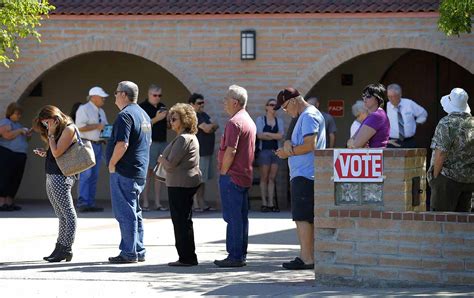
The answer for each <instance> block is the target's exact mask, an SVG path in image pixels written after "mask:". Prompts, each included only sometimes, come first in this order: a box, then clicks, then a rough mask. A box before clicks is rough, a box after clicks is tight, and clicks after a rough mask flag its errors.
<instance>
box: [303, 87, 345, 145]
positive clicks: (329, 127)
mask: <svg viewBox="0 0 474 298" xmlns="http://www.w3.org/2000/svg"><path fill="white" fill-rule="evenodd" d="M306 102H307V103H309V104H310V105H313V106H315V107H316V109H318V110H319V111H320V112H321V114H322V115H323V117H324V122H325V127H326V148H334V145H335V144H336V131H337V127H336V121H335V120H334V117H333V116H331V115H330V114H328V113H326V112H323V111H321V109H320V108H319V105H320V102H319V99H318V98H317V97H316V96H312V97H310V98H308V99H307V100H306Z"/></svg>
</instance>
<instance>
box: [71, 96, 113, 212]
mask: <svg viewBox="0 0 474 298" xmlns="http://www.w3.org/2000/svg"><path fill="white" fill-rule="evenodd" d="M108 96H109V95H108V94H107V93H105V91H104V90H103V89H102V88H101V87H93V88H91V89H90V90H89V96H87V100H88V102H87V103H86V104H83V105H81V106H80V107H79V109H78V110H77V112H76V125H77V127H78V128H79V132H80V133H81V138H83V139H86V140H89V141H91V143H92V148H93V149H94V153H95V160H96V164H95V166H93V167H92V168H90V169H88V170H86V171H84V172H82V173H81V174H80V176H79V189H78V193H79V196H78V200H77V207H78V210H79V212H101V211H103V210H104V208H101V207H97V206H96V205H95V194H96V189H97V180H98V177H99V167H100V163H101V159H102V155H103V154H102V144H103V143H105V142H104V141H103V140H101V138H100V133H101V131H102V130H103V129H104V127H105V125H106V124H108V122H107V117H106V115H105V112H104V110H103V109H102V106H103V105H104V103H105V98H106V97H108Z"/></svg>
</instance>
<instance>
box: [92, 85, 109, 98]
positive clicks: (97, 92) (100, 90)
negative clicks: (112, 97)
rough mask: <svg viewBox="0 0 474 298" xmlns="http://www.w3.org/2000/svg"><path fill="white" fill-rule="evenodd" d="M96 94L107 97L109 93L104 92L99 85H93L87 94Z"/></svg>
mask: <svg viewBox="0 0 474 298" xmlns="http://www.w3.org/2000/svg"><path fill="white" fill-rule="evenodd" d="M92 95H98V96H100V97H108V96H109V95H108V94H107V93H105V91H104V89H102V88H100V87H93V88H91V90H89V96H92Z"/></svg>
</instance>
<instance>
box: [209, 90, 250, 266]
mask: <svg viewBox="0 0 474 298" xmlns="http://www.w3.org/2000/svg"><path fill="white" fill-rule="evenodd" d="M246 105H247V90H245V89H244V88H242V87H240V86H237V85H232V86H230V87H229V90H228V91H227V94H226V96H225V98H224V110H225V112H226V113H227V114H228V115H229V116H230V119H229V121H228V122H227V124H226V126H225V130H224V134H223V135H222V138H221V143H220V146H219V154H218V167H219V172H220V177H219V190H220V194H221V201H222V216H223V218H224V220H225V222H226V223H227V233H226V248H227V252H228V256H227V258H225V259H223V260H215V261H214V264H215V265H216V266H219V267H242V266H245V265H246V258H247V245H248V231H249V230H248V226H249V221H248V210H249V206H248V200H247V197H248V190H249V188H250V187H251V186H252V179H253V168H252V163H253V158H254V152H255V137H256V133H257V128H256V126H255V123H254V122H253V120H252V118H251V117H250V115H249V114H248V113H247V111H246V110H245V106H246Z"/></svg>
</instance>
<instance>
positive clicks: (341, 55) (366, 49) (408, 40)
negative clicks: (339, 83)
mask: <svg viewBox="0 0 474 298" xmlns="http://www.w3.org/2000/svg"><path fill="white" fill-rule="evenodd" d="M388 49H413V50H421V51H426V52H431V53H435V54H438V55H440V56H443V57H446V58H448V59H450V60H451V61H454V62H455V63H457V64H459V65H461V66H462V67H463V68H465V69H466V70H468V71H469V72H471V73H474V57H473V56H472V55H468V54H466V53H464V52H461V51H459V50H457V49H456V48H454V47H453V46H452V45H451V46H449V45H443V44H442V43H440V42H433V41H431V40H428V39H426V38H421V37H402V36H395V37H373V38H370V39H366V40H361V41H359V42H358V43H350V44H348V45H347V46H345V47H342V48H340V49H338V50H336V51H334V52H332V53H331V54H329V55H327V56H325V57H323V58H322V59H321V60H319V61H318V62H316V63H314V64H312V65H310V67H309V68H308V70H307V71H306V73H305V74H304V75H303V76H302V79H300V80H299V81H297V83H296V84H295V85H296V87H297V88H298V90H300V91H301V92H302V93H303V94H305V93H307V92H309V91H310V90H311V88H313V86H314V85H315V84H316V83H317V82H319V80H321V79H322V78H324V76H325V75H327V74H328V73H329V72H331V71H332V70H333V69H335V68H336V67H338V66H340V65H341V64H342V63H344V62H347V61H349V60H351V59H353V58H355V57H357V56H360V55H363V54H369V53H372V52H376V51H381V50H388Z"/></svg>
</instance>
